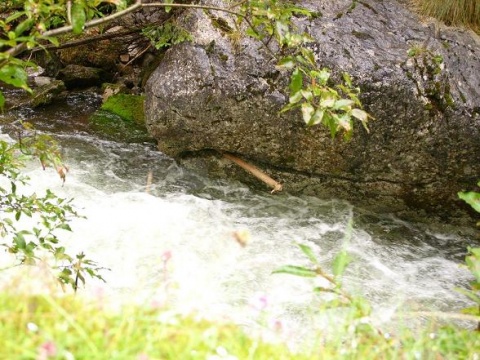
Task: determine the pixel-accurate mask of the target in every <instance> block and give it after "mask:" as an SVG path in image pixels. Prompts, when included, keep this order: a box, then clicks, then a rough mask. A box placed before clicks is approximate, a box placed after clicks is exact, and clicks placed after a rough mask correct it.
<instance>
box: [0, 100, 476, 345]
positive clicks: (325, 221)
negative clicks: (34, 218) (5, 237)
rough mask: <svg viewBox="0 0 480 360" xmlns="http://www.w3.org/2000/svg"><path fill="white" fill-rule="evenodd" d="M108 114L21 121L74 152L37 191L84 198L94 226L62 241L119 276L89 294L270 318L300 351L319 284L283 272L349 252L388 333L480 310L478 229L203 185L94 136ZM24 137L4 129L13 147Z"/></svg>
mask: <svg viewBox="0 0 480 360" xmlns="http://www.w3.org/2000/svg"><path fill="white" fill-rule="evenodd" d="M98 105H99V98H98V97H97V96H96V95H94V94H89V93H79V94H70V95H69V96H68V97H67V99H66V100H65V101H64V102H61V103H59V104H57V105H55V106H52V107H47V108H44V109H38V110H30V109H21V110H19V111H17V112H16V113H15V114H14V116H15V119H22V120H27V121H30V122H32V123H33V124H34V125H35V127H36V128H37V129H38V130H39V131H43V132H48V133H51V134H53V135H54V136H55V138H56V139H57V140H58V141H59V142H60V144H61V146H62V149H63V155H64V159H65V162H66V163H67V164H68V166H69V169H70V171H69V173H68V175H67V179H66V182H65V184H64V185H63V184H62V182H61V181H60V180H59V179H58V177H57V176H56V174H55V173H54V171H53V170H47V171H43V170H42V169H41V167H40V166H39V165H38V164H37V163H32V164H29V165H28V167H27V172H28V174H29V176H30V178H31V186H32V189H33V190H35V191H38V192H42V191H44V190H45V189H46V188H50V189H52V190H53V191H54V192H56V193H57V194H58V195H60V196H63V197H68V198H70V197H73V198H74V199H75V201H74V204H75V206H76V208H77V209H78V210H79V212H80V213H81V214H82V215H84V216H85V218H84V219H83V218H82V219H75V220H74V221H73V223H72V228H73V232H72V233H71V234H70V233H66V234H63V236H62V237H63V240H64V241H65V244H66V246H67V248H69V249H71V250H72V252H73V251H84V252H85V253H86V254H87V255H88V257H89V258H92V259H94V260H96V261H97V262H98V263H99V264H100V265H101V266H104V267H106V268H109V270H108V271H107V270H106V271H104V272H103V276H104V278H105V280H106V283H105V284H103V283H101V282H99V281H89V282H88V283H87V286H86V290H82V291H92V292H96V293H97V294H98V293H99V292H101V293H102V296H108V297H113V298H115V299H116V301H119V302H135V303H139V304H150V305H152V304H157V305H158V306H161V305H163V304H168V305H169V306H170V307H171V308H173V309H175V311H182V312H184V311H199V312H201V313H202V314H203V315H204V316H206V317H220V318H224V317H227V318H229V319H232V320H233V321H235V322H237V323H239V324H243V325H245V326H253V325H254V324H255V323H256V322H257V321H258V318H257V317H258V310H259V307H260V310H262V311H266V312H268V314H269V316H270V318H272V319H281V321H282V324H283V325H282V326H284V327H285V328H289V329H292V330H291V331H292V333H295V336H296V337H297V338H301V337H302V336H305V334H306V333H307V332H308V331H309V330H308V327H306V326H305V324H306V323H309V322H310V320H309V316H311V315H308V313H305V312H304V311H303V309H305V308H307V307H308V306H309V305H310V304H312V302H313V301H314V299H313V297H314V295H313V294H312V286H313V285H312V281H311V280H310V279H300V278H296V277H294V276H290V275H284V274H272V271H273V270H275V269H278V268H280V267H281V266H283V265H287V264H291V265H308V264H309V263H308V261H307V259H306V258H305V256H304V255H303V254H302V252H301V251H300V250H299V248H298V246H297V245H296V243H302V244H307V245H309V246H310V247H311V248H312V249H313V250H314V252H315V253H316V254H317V255H318V257H319V259H320V262H321V264H322V266H323V268H324V269H325V270H327V271H328V270H329V269H330V265H331V261H332V259H333V257H334V256H335V254H337V253H338V252H339V251H340V250H341V249H342V248H346V249H347V251H348V252H349V253H350V254H351V255H352V257H353V263H352V264H351V265H350V267H349V268H348V269H347V271H346V274H345V279H344V284H345V287H346V289H347V290H348V291H349V292H351V293H354V294H362V295H364V296H365V297H366V298H368V299H369V300H370V301H371V302H372V303H373V305H374V309H375V311H374V314H375V315H376V316H377V319H378V321H379V322H386V323H388V322H389V321H390V319H391V315H392V314H393V313H394V312H395V311H397V310H398V309H415V310H448V311H456V310H458V309H460V308H462V307H464V306H466V305H468V301H467V300H466V299H465V298H464V297H463V296H462V295H460V294H459V293H458V292H456V291H455V290H454V288H455V287H465V286H466V284H467V283H468V281H469V279H470V275H469V273H468V271H467V270H466V269H465V268H462V267H461V266H460V263H461V261H462V260H463V258H464V256H465V253H466V247H467V245H469V244H474V239H473V237H472V235H471V232H470V231H469V229H463V228H458V227H453V226H445V225H438V224H437V225H435V224H424V225H420V224H413V223H408V222H405V221H402V220H400V219H398V218H396V217H394V216H393V215H391V214H372V213H368V212H366V211H363V210H362V209H360V208H357V207H354V206H352V205H351V204H349V203H348V202H346V201H340V200H336V199H318V198H313V197H308V196H293V195H289V194H286V193H283V194H276V195H271V194H270V193H269V192H268V191H265V192H262V191H258V190H252V189H249V188H248V187H246V186H244V185H242V184H240V183H238V182H235V181H228V180H213V179H208V178H205V177H202V176H199V175H198V174H196V173H195V172H194V171H191V170H186V169H184V168H182V167H180V166H178V165H177V164H176V163H175V161H173V160H172V159H170V158H168V157H166V156H165V155H163V154H161V153H159V152H158V151H157V150H156V149H155V146H154V145H153V144H149V143H145V144H124V143H117V142H113V141H106V140H102V139H100V138H98V137H96V136H95V135H94V134H91V133H90V132H89V131H88V125H87V121H86V119H87V118H88V115H89V114H90V113H91V112H92V111H93V110H94V109H95V108H96V107H97V106H98ZM5 117H6V116H5V115H4V118H5ZM7 117H8V118H9V119H10V121H11V118H12V116H11V115H8V116H7ZM11 129H12V127H11V125H7V124H4V125H3V131H4V132H10V134H12V136H13V133H12V132H11ZM149 173H150V174H151V184H149V185H147V182H148V181H147V178H148V177H149ZM350 222H352V224H353V225H352V227H351V229H350V227H349V224H350ZM239 238H240V239H241V240H246V241H248V244H247V245H246V246H242V245H241V244H240V243H239V242H238V239H239ZM477 245H478V243H477Z"/></svg>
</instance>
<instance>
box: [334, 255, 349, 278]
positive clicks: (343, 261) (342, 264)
mask: <svg viewBox="0 0 480 360" xmlns="http://www.w3.org/2000/svg"><path fill="white" fill-rule="evenodd" d="M352 260H353V259H352V257H351V256H350V255H349V254H348V253H347V252H346V251H345V250H342V251H340V252H339V253H338V254H337V255H336V256H335V258H334V259H333V263H332V271H333V274H334V275H335V276H341V275H343V273H344V272H345V269H346V268H347V266H348V265H349V264H350V263H351V262H352Z"/></svg>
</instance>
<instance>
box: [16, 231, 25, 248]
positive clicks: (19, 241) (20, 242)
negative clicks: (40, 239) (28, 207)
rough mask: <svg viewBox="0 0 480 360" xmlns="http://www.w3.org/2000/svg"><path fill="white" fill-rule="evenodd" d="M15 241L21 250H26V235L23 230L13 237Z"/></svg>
mask: <svg viewBox="0 0 480 360" xmlns="http://www.w3.org/2000/svg"><path fill="white" fill-rule="evenodd" d="M13 242H14V243H15V245H16V247H17V248H18V249H20V250H25V248H26V246H27V243H26V241H25V237H24V236H23V234H22V232H19V233H17V234H15V236H14V237H13Z"/></svg>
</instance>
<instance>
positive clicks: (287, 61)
mask: <svg viewBox="0 0 480 360" xmlns="http://www.w3.org/2000/svg"><path fill="white" fill-rule="evenodd" d="M294 66H295V61H294V58H293V56H286V57H284V58H282V59H280V61H279V62H278V63H277V68H280V69H286V70H291V69H293V68H294Z"/></svg>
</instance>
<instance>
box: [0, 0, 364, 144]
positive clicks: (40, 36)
mask: <svg viewBox="0 0 480 360" xmlns="http://www.w3.org/2000/svg"><path fill="white" fill-rule="evenodd" d="M107 2H108V3H111V4H114V5H115V6H116V8H117V11H116V12H114V13H112V14H109V15H106V16H103V15H102V14H101V13H99V11H98V9H97V8H98V6H99V5H100V4H101V3H102V1H100V0H95V1H91V2H86V1H74V2H73V3H72V2H71V1H68V2H67V5H68V4H70V5H69V6H66V7H65V6H62V5H61V3H55V2H54V3H53V4H52V3H51V2H48V3H43V2H40V4H39V5H38V7H39V8H38V9H32V8H28V7H27V4H25V6H24V11H17V12H14V13H13V14H12V15H11V16H9V17H7V18H6V19H5V20H3V21H1V22H0V31H1V30H2V29H3V32H4V33H5V34H6V35H7V37H8V39H5V40H3V39H0V47H1V46H7V47H10V48H9V49H8V50H7V51H5V52H3V53H0V81H4V82H5V83H8V84H11V85H13V86H16V87H20V88H23V89H25V90H27V91H30V89H29V88H28V85H27V82H26V80H27V75H26V72H25V70H24V68H25V67H26V66H27V65H30V64H27V63H26V62H23V61H21V60H18V59H16V58H15V56H18V55H19V54H21V53H22V52H23V51H25V50H27V49H29V48H30V49H31V48H33V47H35V46H40V47H41V46H42V45H43V44H44V42H45V41H48V42H51V43H53V44H54V45H56V46H58V40H57V39H56V37H57V36H59V35H62V34H66V33H73V34H79V33H81V32H82V31H83V30H84V29H87V28H90V27H95V26H99V25H102V24H105V23H107V22H110V21H112V20H115V19H118V18H121V17H123V16H125V15H127V14H129V13H132V12H134V11H138V10H139V9H142V8H164V9H165V11H166V12H169V11H171V10H172V9H175V8H181V9H202V10H211V11H219V12H223V13H226V14H230V15H232V16H234V17H235V18H236V19H237V24H238V25H239V26H241V25H242V24H243V23H245V25H246V34H247V35H248V36H251V37H253V38H255V39H257V40H258V41H260V42H261V44H262V45H263V47H264V48H265V49H266V50H267V51H268V52H269V54H270V55H271V56H272V57H273V58H274V59H276V61H277V68H278V69H279V70H283V71H288V72H291V76H290V84H289V102H288V104H287V105H286V106H284V107H283V109H282V112H284V111H288V110H292V109H295V108H300V109H301V113H302V118H303V120H304V122H305V123H306V124H307V125H308V126H312V125H317V124H323V125H325V126H326V127H327V128H328V129H329V130H330V133H331V135H332V137H335V135H336V134H337V133H338V132H339V131H342V132H343V133H344V134H345V137H346V138H347V139H348V138H350V137H351V135H352V133H353V125H354V120H358V121H360V122H361V124H362V125H363V127H364V128H365V129H366V130H367V131H368V127H367V122H368V119H369V118H371V116H370V115H369V114H368V113H367V112H365V111H364V110H363V109H362V105H361V102H360V100H359V94H360V90H359V88H357V87H354V86H353V84H352V80H351V78H350V76H349V75H348V74H343V83H341V84H332V81H331V80H330V78H331V72H330V70H329V69H326V68H320V67H319V66H318V64H317V62H318V61H317V59H316V58H315V55H314V53H313V51H312V50H311V49H310V48H309V47H308V43H309V42H311V41H312V39H311V37H310V36H309V35H308V34H306V33H300V32H298V31H297V29H296V27H295V25H294V18H295V17H297V16H304V17H308V18H312V17H313V16H314V13H312V12H311V11H309V10H307V9H304V8H301V7H299V6H296V5H294V4H293V3H292V2H290V1H281V0H245V1H240V2H238V3H235V4H232V5H231V6H230V7H219V6H209V5H202V4H179V3H173V1H165V2H152V3H143V2H142V1H141V0H136V1H135V2H134V3H133V4H132V5H130V6H128V7H127V6H126V1H124V0H109V1H107ZM28 4H29V3H28ZM47 4H48V5H47ZM34 10H35V11H34ZM96 16H97V18H94V17H96ZM98 16H100V17H98ZM53 18H57V22H55V21H53V20H52V19H53ZM19 19H22V21H21V22H20V23H19V24H18V25H17V26H16V27H15V28H14V29H13V25H12V24H13V23H15V21H18V20H19ZM65 23H67V25H63V24H65ZM54 24H62V25H63V26H60V27H56V28H53V29H49V26H53V25H54ZM12 29H13V30H12ZM160 30H162V29H160ZM160 30H159V31H160ZM163 30H164V31H166V32H172V31H173V30H172V29H171V28H169V27H168V26H167V27H165V28H164V29H163ZM145 31H146V34H147V35H148V36H149V37H151V38H154V39H158V41H154V42H155V44H156V45H157V44H158V45H159V46H160V47H162V46H166V45H168V41H165V39H163V38H162V36H161V34H158V31H157V32H153V30H152V29H150V30H145ZM25 34H27V35H25ZM179 38H181V39H188V36H186V35H185V34H181V35H180V36H179ZM178 41H180V40H178ZM273 42H276V44H277V48H279V49H280V52H275V51H274V50H272V46H271V45H272V43H273ZM285 53H287V55H284V54H285ZM4 102H5V99H4V97H3V95H2V94H1V93H0V108H2V107H3V105H4Z"/></svg>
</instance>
